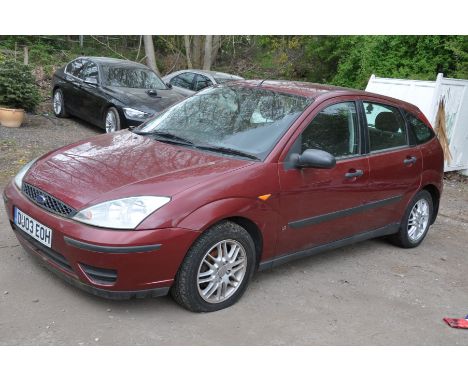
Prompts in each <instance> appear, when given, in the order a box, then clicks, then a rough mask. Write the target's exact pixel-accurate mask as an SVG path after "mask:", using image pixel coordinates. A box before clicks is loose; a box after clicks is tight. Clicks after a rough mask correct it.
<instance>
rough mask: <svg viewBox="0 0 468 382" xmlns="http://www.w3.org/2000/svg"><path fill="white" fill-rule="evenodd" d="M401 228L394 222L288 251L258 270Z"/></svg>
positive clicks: (264, 263) (391, 232)
mask: <svg viewBox="0 0 468 382" xmlns="http://www.w3.org/2000/svg"><path fill="white" fill-rule="evenodd" d="M399 229H400V224H399V223H394V224H390V225H387V226H385V227H382V228H378V229H375V230H372V231H367V232H363V233H359V234H357V235H354V236H351V237H347V238H345V239H341V240H337V241H333V242H331V243H327V244H322V245H319V246H317V247H312V248H309V249H305V250H303V251H299V252H294V253H288V254H286V255H279V256H276V257H274V258H272V259H268V260H265V261H262V262H261V263H260V265H259V266H258V270H259V271H264V270H266V269H270V268H273V267H276V266H278V265H282V264H285V263H288V262H290V261H293V260H297V259H302V258H304V257H309V256H312V255H315V254H318V253H321V252H324V251H328V250H331V249H336V248H340V247H343V246H346V245H349V244H354V243H357V242H360V241H364V240H369V239H373V238H375V237H379V236H386V235H392V234H394V233H397V232H398V230H399Z"/></svg>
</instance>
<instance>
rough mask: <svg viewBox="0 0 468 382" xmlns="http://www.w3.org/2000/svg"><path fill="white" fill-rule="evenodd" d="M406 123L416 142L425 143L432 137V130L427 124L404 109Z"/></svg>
mask: <svg viewBox="0 0 468 382" xmlns="http://www.w3.org/2000/svg"><path fill="white" fill-rule="evenodd" d="M404 114H405V117H406V120H407V121H408V125H409V127H410V129H411V130H412V132H413V135H414V138H415V139H416V143H418V144H420V143H425V142H427V141H430V140H431V139H432V138H433V137H434V135H435V134H434V131H433V130H432V129H431V128H430V127H429V126H427V125H426V124H425V123H424V122H423V121H421V120H420V119H419V118H418V117H416V116H415V115H413V114H411V113H408V112H407V111H404Z"/></svg>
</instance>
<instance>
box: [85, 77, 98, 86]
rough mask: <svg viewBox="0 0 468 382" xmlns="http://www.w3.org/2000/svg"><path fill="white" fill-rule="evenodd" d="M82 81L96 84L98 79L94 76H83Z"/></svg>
mask: <svg viewBox="0 0 468 382" xmlns="http://www.w3.org/2000/svg"><path fill="white" fill-rule="evenodd" d="M84 83H85V84H88V85H94V86H96V85H97V84H98V80H97V78H94V77H88V78H85V80H84Z"/></svg>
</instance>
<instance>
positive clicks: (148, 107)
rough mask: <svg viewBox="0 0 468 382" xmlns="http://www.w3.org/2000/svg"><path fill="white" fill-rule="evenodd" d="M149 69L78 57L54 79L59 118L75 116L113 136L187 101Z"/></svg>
mask: <svg viewBox="0 0 468 382" xmlns="http://www.w3.org/2000/svg"><path fill="white" fill-rule="evenodd" d="M184 98H185V97H184V96H182V95H181V94H180V93H178V92H176V91H175V90H173V89H172V86H171V85H166V84H165V83H164V82H163V81H162V80H161V78H160V77H159V76H158V75H157V74H156V73H155V72H153V71H152V70H150V69H149V68H148V67H147V66H145V65H142V64H139V63H136V62H132V61H127V60H119V59H115V58H106V57H79V58H77V59H75V60H73V61H71V62H70V63H69V64H67V65H65V66H64V67H62V68H60V69H58V70H57V71H56V72H55V73H54V77H53V109H54V113H55V115H56V116H57V117H66V116H67V115H69V114H70V115H74V116H76V117H79V118H82V119H84V120H86V121H88V122H90V123H92V124H94V125H96V126H99V127H102V128H105V129H106V132H113V131H117V130H120V129H123V128H127V127H132V126H138V125H140V124H141V123H142V122H143V121H144V120H146V119H147V118H149V117H151V116H152V115H153V114H155V113H158V112H160V111H162V110H164V109H165V108H167V107H169V106H171V105H172V104H174V103H176V102H178V101H180V100H182V99H184Z"/></svg>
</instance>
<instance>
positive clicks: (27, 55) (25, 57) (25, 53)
mask: <svg viewBox="0 0 468 382" xmlns="http://www.w3.org/2000/svg"><path fill="white" fill-rule="evenodd" d="M23 62H24V65H29V49H28V47H27V46H25V47H24V60H23Z"/></svg>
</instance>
